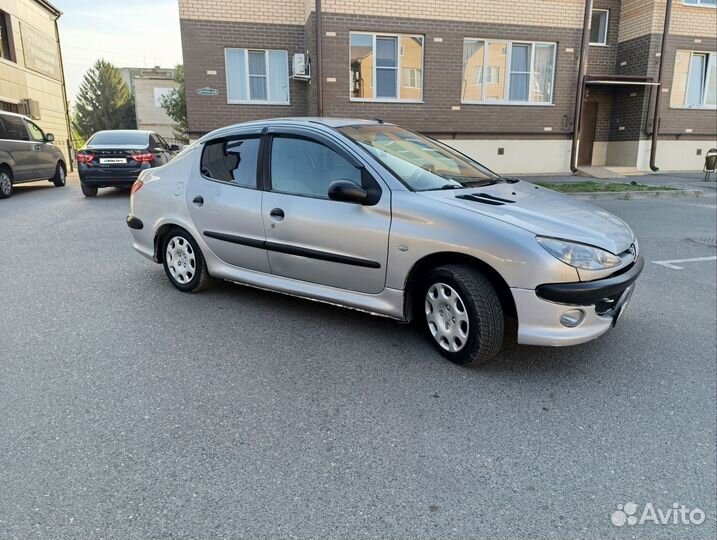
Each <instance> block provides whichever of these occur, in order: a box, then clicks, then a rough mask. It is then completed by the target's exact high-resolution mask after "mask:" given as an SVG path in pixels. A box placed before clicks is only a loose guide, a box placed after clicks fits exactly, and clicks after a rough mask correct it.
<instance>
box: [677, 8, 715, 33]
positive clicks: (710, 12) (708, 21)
mask: <svg viewBox="0 0 717 540" xmlns="http://www.w3.org/2000/svg"><path fill="white" fill-rule="evenodd" d="M670 34H674V35H678V36H712V37H714V36H715V35H716V34H717V9H714V8H709V7H700V6H686V5H684V4H683V3H682V1H681V0H673V3H672V20H671V22H670Z"/></svg>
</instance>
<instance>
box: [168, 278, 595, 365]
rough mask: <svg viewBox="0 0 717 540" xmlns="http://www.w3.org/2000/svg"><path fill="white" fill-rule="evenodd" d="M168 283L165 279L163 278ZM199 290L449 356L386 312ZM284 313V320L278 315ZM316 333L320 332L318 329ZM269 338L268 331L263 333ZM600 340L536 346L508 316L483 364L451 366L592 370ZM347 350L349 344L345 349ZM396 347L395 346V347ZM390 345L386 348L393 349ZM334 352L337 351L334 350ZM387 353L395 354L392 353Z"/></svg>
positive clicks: (424, 355)
mask: <svg viewBox="0 0 717 540" xmlns="http://www.w3.org/2000/svg"><path fill="white" fill-rule="evenodd" d="M167 285H168V286H170V285H169V283H167ZM201 294H202V295H208V296H209V295H211V296H215V297H216V298H220V297H221V299H222V300H223V301H229V302H231V303H234V302H237V303H241V305H242V307H245V306H246V305H247V304H250V305H251V307H252V309H258V310H259V311H261V312H266V313H270V314H271V315H272V317H273V318H274V321H273V322H274V324H276V325H277V326H279V327H281V326H284V325H286V324H287V322H289V321H292V322H293V321H296V320H297V319H303V320H306V319H307V311H310V318H311V322H310V326H309V327H308V328H307V331H308V332H317V331H316V330H315V329H317V328H321V329H328V331H331V330H332V329H333V330H335V331H336V332H339V333H340V334H341V335H352V334H353V335H354V336H355V338H354V339H352V340H351V343H348V344H347V347H354V346H355V343H371V342H372V343H373V344H376V343H385V344H388V343H391V344H392V345H393V346H394V347H396V346H398V347H399V351H400V348H401V347H402V346H403V347H404V348H406V349H410V350H411V354H412V355H413V356H414V357H415V356H416V355H415V354H414V352H413V351H414V349H415V350H416V352H419V355H418V358H417V359H414V360H413V363H415V361H416V360H419V361H420V360H421V359H423V360H426V361H427V363H429V364H432V363H434V362H448V360H446V359H444V358H443V357H442V356H441V355H440V353H439V352H438V351H436V350H435V349H434V348H433V344H432V343H431V342H430V337H428V336H427V335H425V334H423V333H422V332H421V331H420V328H419V327H418V325H417V324H406V323H401V322H398V321H394V320H392V319H389V318H386V317H379V316H373V315H371V314H369V313H364V312H361V311H358V310H352V309H346V308H343V307H339V306H334V305H331V304H326V303H322V302H315V301H311V300H306V299H303V298H300V297H295V296H290V295H284V294H280V293H275V292H271V291H265V290H261V289H255V288H253V287H247V286H242V285H238V284H234V283H230V282H226V281H216V282H215V283H214V284H213V286H212V287H211V288H210V289H209V290H208V291H204V292H202V293H201ZM282 319H284V321H282ZM317 333H318V332H317ZM269 334H271V332H269ZM267 339H270V335H269V336H267ZM598 347H600V345H598V344H596V342H595V341H593V342H590V343H586V344H583V345H576V346H572V347H535V346H527V345H519V344H518V343H517V322H516V321H515V320H511V319H508V321H507V322H506V330H505V338H504V342H503V346H502V349H501V352H500V353H499V354H498V355H497V356H496V357H495V358H494V359H492V360H490V361H489V362H487V363H486V364H483V365H479V366H456V365H455V364H450V365H452V366H455V368H456V369H457V370H458V372H459V373H461V375H462V376H466V375H467V376H480V377H485V376H490V377H491V378H503V377H506V378H507V377H516V376H520V375H527V376H531V377H538V378H543V377H545V378H547V377H554V376H555V375H560V374H566V373H569V372H570V373H575V372H576V370H577V371H579V372H581V373H584V372H587V371H590V370H591V364H592V363H597V362H603V360H602V359H601V358H600V356H601V355H600V354H599V352H600V350H599V349H598ZM347 350H348V349H347ZM399 351H396V352H399ZM391 352H392V351H387V353H391ZM336 354H338V355H341V351H340V350H337V351H336ZM391 356H392V357H393V356H395V355H394V354H391Z"/></svg>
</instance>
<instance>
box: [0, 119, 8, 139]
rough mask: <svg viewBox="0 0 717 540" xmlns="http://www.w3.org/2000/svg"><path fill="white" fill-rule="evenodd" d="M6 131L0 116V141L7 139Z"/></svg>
mask: <svg viewBox="0 0 717 540" xmlns="http://www.w3.org/2000/svg"><path fill="white" fill-rule="evenodd" d="M7 138H8V136H7V130H6V129H5V123H4V122H3V117H2V116H0V139H7Z"/></svg>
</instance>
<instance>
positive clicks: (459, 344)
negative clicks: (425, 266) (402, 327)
mask: <svg viewBox="0 0 717 540" xmlns="http://www.w3.org/2000/svg"><path fill="white" fill-rule="evenodd" d="M440 284H442V285H447V286H448V287H446V288H442V287H440ZM449 289H453V291H450V290H449ZM429 291H431V292H432V293H438V294H439V296H436V298H435V300H433V301H432V302H430V303H429V302H428V298H427V295H428V294H429ZM453 292H455V293H457V295H458V299H457V300H456V299H455V296H454V295H453ZM446 293H448V297H447V298H448V299H447V300H444V298H445V294H446ZM432 298H433V297H432ZM438 303H441V304H438ZM437 304H438V305H437ZM433 306H436V307H437V308H440V310H439V311H438V313H436V314H435V315H434V314H433V313H431V314H429V313H428V311H429V310H431V311H433V310H434V307H433ZM451 306H453V307H451ZM461 306H462V307H463V310H464V311H461ZM416 308H417V316H418V317H417V318H418V321H419V324H420V325H421V326H422V328H423V330H424V332H425V333H426V335H427V336H428V339H429V340H430V341H431V343H433V345H434V346H435V347H436V349H438V351H439V352H440V353H441V354H442V355H443V356H445V357H446V358H448V359H449V360H450V361H452V362H455V363H456V364H460V365H469V364H470V365H480V364H484V363H486V362H488V361H489V360H490V359H491V358H493V357H494V356H495V355H496V354H498V352H499V351H500V348H501V345H502V343H503V334H504V332H505V318H504V315H503V307H502V305H501V303H500V298H499V297H498V294H497V293H496V291H495V288H494V287H493V285H492V284H491V282H490V281H489V280H488V278H486V277H485V276H484V275H483V274H482V273H481V272H479V271H478V270H476V269H475V268H473V267H471V266H468V265H461V264H455V265H446V266H439V267H437V268H434V269H433V270H431V271H430V272H429V273H428V275H427V276H426V279H425V281H424V282H423V287H420V288H419V296H418V297H417V298H416ZM456 318H458V323H456ZM429 320H437V321H439V322H445V324H446V326H445V328H440V329H439V328H437V327H436V323H435V322H429ZM451 321H452V322H451ZM459 328H460V333H459ZM464 328H465V330H464ZM444 330H445V332H446V334H445V335H444V333H443V332H444ZM464 331H465V334H463V332H464ZM448 332H450V335H448ZM434 334H435V337H434ZM451 340H452V341H453V343H451ZM448 348H451V349H458V350H449V349H448Z"/></svg>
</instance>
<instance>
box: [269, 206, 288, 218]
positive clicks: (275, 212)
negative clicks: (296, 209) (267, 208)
mask: <svg viewBox="0 0 717 540" xmlns="http://www.w3.org/2000/svg"><path fill="white" fill-rule="evenodd" d="M269 215H270V216H271V217H272V219H273V220H274V221H281V220H282V219H284V211H283V210H282V209H281V208H274V209H273V210H272V211H271V212H269Z"/></svg>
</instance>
